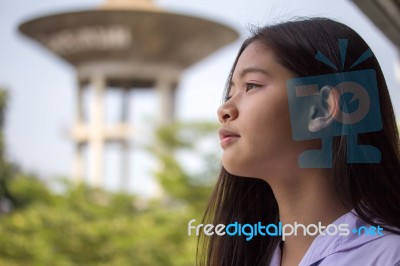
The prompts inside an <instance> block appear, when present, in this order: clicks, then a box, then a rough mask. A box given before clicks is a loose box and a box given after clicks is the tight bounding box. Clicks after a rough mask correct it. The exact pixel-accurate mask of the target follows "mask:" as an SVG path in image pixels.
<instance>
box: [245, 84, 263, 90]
mask: <svg viewBox="0 0 400 266" xmlns="http://www.w3.org/2000/svg"><path fill="white" fill-rule="evenodd" d="M249 87H251V88H249ZM258 87H260V85H258V84H255V83H246V92H248V91H249V90H251V89H255V88H258Z"/></svg>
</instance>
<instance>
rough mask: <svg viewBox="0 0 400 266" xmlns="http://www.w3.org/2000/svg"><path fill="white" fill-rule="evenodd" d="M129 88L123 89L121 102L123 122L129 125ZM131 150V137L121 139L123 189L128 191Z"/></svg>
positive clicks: (121, 178)
mask: <svg viewBox="0 0 400 266" xmlns="http://www.w3.org/2000/svg"><path fill="white" fill-rule="evenodd" d="M129 102H130V98H129V88H125V89H123V91H122V104H121V119H120V121H121V124H122V125H127V124H128V123H129V121H128V119H129V116H128V114H129V108H130V106H129ZM129 152H130V145H129V139H127V138H126V137H125V138H123V139H122V140H121V172H120V173H121V177H120V180H121V191H127V190H128V188H129V180H130V171H129V169H130V167H129Z"/></svg>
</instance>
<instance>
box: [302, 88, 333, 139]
mask: <svg viewBox="0 0 400 266" xmlns="http://www.w3.org/2000/svg"><path fill="white" fill-rule="evenodd" d="M337 96H338V95H337V92H336V91H335V90H334V89H333V88H332V87H331V86H324V87H322V88H321V90H320V91H319V94H318V95H317V97H318V100H317V101H316V102H315V103H314V104H313V105H311V108H310V114H309V117H308V130H309V131H310V132H317V131H319V130H321V129H323V128H326V127H328V126H329V125H330V124H332V122H333V120H334V117H335V116H336V114H337V112H338V111H339V99H338V97H337Z"/></svg>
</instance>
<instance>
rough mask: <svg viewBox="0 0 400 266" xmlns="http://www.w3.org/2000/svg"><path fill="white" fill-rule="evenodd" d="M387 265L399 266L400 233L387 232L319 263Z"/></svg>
mask: <svg viewBox="0 0 400 266" xmlns="http://www.w3.org/2000/svg"><path fill="white" fill-rule="evenodd" d="M331 261H332V262H336V263H335V265H365V266H367V265H371V266H372V265H385V266H386V265H387V266H400V235H397V234H393V233H387V234H385V235H384V236H382V237H379V238H377V239H374V240H371V241H368V242H364V243H362V244H360V245H357V246H353V247H352V248H350V249H346V250H342V251H340V252H337V253H335V254H332V255H331V256H329V257H327V258H326V260H325V261H324V262H325V263H321V266H323V265H325V264H326V265H330V264H329V262H331Z"/></svg>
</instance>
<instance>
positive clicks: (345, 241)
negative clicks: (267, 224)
mask: <svg viewBox="0 0 400 266" xmlns="http://www.w3.org/2000/svg"><path fill="white" fill-rule="evenodd" d="M333 224H335V225H338V224H348V225H349V230H350V234H349V235H346V236H341V235H334V236H330V235H327V234H326V235H325V236H323V235H321V234H320V235H318V236H317V237H316V238H315V239H314V241H313V242H312V244H311V246H310V248H309V249H308V250H307V252H306V254H305V255H304V257H303V259H302V260H301V262H300V264H299V266H317V265H318V266H331V265H334V266H342V265H343V266H347V265H356V266H372V265H373V266H400V235H397V234H393V233H391V232H389V231H385V230H383V236H381V235H375V236H371V235H365V234H361V235H357V234H354V233H352V232H351V230H352V229H353V228H360V226H367V227H369V226H370V225H369V224H367V223H366V222H364V221H363V220H361V219H360V218H358V217H357V216H355V215H354V214H352V213H351V212H349V213H346V214H345V215H343V216H341V217H340V218H338V219H337V220H336V221H334V222H333ZM280 261H281V250H280V248H279V246H278V247H277V249H276V250H275V253H274V255H273V257H272V261H271V266H279V265H280Z"/></svg>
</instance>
